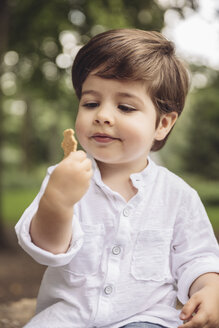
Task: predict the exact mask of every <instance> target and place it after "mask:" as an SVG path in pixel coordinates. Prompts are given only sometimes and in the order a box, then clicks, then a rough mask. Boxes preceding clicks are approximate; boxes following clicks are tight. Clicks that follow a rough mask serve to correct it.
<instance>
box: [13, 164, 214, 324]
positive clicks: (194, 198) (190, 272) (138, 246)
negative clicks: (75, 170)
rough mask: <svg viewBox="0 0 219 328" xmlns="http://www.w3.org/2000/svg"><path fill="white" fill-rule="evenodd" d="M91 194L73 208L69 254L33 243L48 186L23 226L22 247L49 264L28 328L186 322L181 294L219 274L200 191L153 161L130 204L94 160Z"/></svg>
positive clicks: (19, 229) (139, 177)
mask: <svg viewBox="0 0 219 328" xmlns="http://www.w3.org/2000/svg"><path fill="white" fill-rule="evenodd" d="M92 161H93V169H94V175H93V177H92V181H91V184H90V187H89V189H88V191H87V193H86V194H85V195H84V197H83V198H82V199H81V200H80V201H79V202H78V203H77V204H76V205H75V206H74V218H73V227H72V229H73V237H72V242H71V245H70V247H69V250H68V251H67V252H66V254H58V255H54V254H51V253H49V252H46V251H44V250H42V249H40V248H39V247H37V246H35V245H34V244H33V243H32V242H31V238H30V235H29V226H30V222H31V219H32V217H33V216H34V214H35V213H36V211H37V208H38V204H39V200H40V198H41V196H42V195H43V192H44V190H45V188H46V185H47V183H48V180H49V177H50V174H51V172H52V171H53V169H54V168H55V167H51V168H49V169H48V173H47V176H46V178H45V180H44V182H43V184H42V187H41V190H40V192H39V194H38V196H37V197H36V198H35V200H34V201H33V203H32V204H31V205H30V206H29V208H28V209H27V210H26V211H25V212H24V214H23V216H22V217H21V219H20V221H19V222H18V223H17V225H16V233H17V236H18V240H19V243H20V245H21V246H22V247H23V248H24V249H25V251H26V252H27V253H29V254H30V255H31V256H32V257H33V258H34V259H35V260H36V261H38V262H39V263H41V264H44V265H47V266H48V268H47V270H46V272H45V274H44V277H43V281H42V284H41V287H40V291H39V295H38V302H37V315H36V316H35V317H34V318H33V319H32V320H31V321H30V322H29V323H28V324H27V325H26V326H25V327H26V328H31V327H32V328H34V327H41V328H47V327H48V328H50V327H53V328H54V327H57V328H58V327H59V328H60V327H62V328H67V327H69V328H70V327H71V328H90V327H105V328H118V327H121V326H123V325H125V324H128V323H130V322H137V321H148V322H152V323H158V324H160V325H163V326H166V327H169V328H175V327H177V326H178V325H179V324H180V320H179V319H178V316H179V311H178V310H176V308H175V307H176V297H178V298H179V300H180V301H181V302H182V303H185V302H186V301H187V300H188V292H189V288H190V286H191V284H192V282H193V281H194V280H195V279H196V278H197V277H198V276H200V275H201V274H204V273H207V272H219V247H218V243H217V241H216V238H215V236H214V233H213V229H212V227H211V224H210V222H209V219H208V217H207V214H206V212H205V209H204V207H203V205H202V203H201V201H200V199H199V196H198V195H197V193H196V191H195V190H194V189H192V188H191V187H190V186H189V185H188V184H186V183H185V182H184V181H183V180H182V179H180V178H179V177H177V176H176V175H174V174H173V173H171V172H170V171H168V170H167V169H166V168H164V167H161V166H158V165H156V164H155V163H154V162H153V161H152V160H151V159H150V158H149V164H148V166H147V167H146V169H144V170H143V171H142V172H140V173H135V174H132V175H131V176H130V178H131V181H132V183H133V185H134V186H135V187H136V188H137V189H138V192H137V194H136V195H135V196H134V197H133V198H132V199H131V200H130V201H129V202H126V201H125V200H124V199H123V198H122V196H121V195H119V194H118V193H117V192H114V191H112V190H111V189H110V188H109V187H107V186H106V185H105V184H104V183H103V182H102V180H101V176H100V172H99V170H98V168H97V165H96V163H95V161H94V160H92Z"/></svg>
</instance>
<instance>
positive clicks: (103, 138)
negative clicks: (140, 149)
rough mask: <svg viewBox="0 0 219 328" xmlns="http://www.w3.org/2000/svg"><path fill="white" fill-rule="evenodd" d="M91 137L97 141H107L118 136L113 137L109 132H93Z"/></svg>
mask: <svg viewBox="0 0 219 328" xmlns="http://www.w3.org/2000/svg"><path fill="white" fill-rule="evenodd" d="M91 138H92V139H94V140H95V141H96V142H99V143H109V142H112V141H114V140H119V139H118V138H115V137H113V136H111V135H109V134H105V133H95V134H93V135H92V136H91Z"/></svg>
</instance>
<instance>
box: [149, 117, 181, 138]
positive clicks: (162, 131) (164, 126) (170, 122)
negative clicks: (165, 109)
mask: <svg viewBox="0 0 219 328" xmlns="http://www.w3.org/2000/svg"><path fill="white" fill-rule="evenodd" d="M177 118H178V114H177V112H171V113H167V114H162V115H161V118H160V122H159V124H158V127H157V129H156V133H155V140H158V141H160V140H163V139H164V138H165V137H166V136H167V134H168V133H169V132H170V130H171V129H172V127H173V126H174V124H175V123H176V120H177Z"/></svg>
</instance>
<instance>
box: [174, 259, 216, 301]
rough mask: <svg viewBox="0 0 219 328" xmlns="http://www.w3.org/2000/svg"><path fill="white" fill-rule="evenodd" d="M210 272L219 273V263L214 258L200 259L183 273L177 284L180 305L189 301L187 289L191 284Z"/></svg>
mask: <svg viewBox="0 0 219 328" xmlns="http://www.w3.org/2000/svg"><path fill="white" fill-rule="evenodd" d="M210 272H216V273H219V262H218V258H216V257H211V258H208V259H206V260H205V259H200V261H196V263H194V264H193V265H192V266H190V267H188V268H187V269H186V270H185V271H184V273H183V274H182V276H181V277H180V280H179V282H178V299H179V301H180V302H181V303H182V304H185V303H186V302H187V301H188V300H189V289H190V287H191V285H192V283H193V282H194V281H195V280H196V279H197V278H198V277H200V276H201V275H203V274H205V273H210Z"/></svg>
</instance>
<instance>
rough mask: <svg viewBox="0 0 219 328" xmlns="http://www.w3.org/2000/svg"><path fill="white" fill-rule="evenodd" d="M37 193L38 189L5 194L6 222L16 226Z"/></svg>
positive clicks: (4, 212)
mask: <svg viewBox="0 0 219 328" xmlns="http://www.w3.org/2000/svg"><path fill="white" fill-rule="evenodd" d="M37 193H38V190H37V189H21V190H19V189H15V190H11V189H9V190H6V191H5V192H4V193H3V217H4V221H5V222H7V223H9V224H15V223H16V222H17V221H18V220H19V218H20V217H21V215H22V213H23V212H24V210H25V209H26V208H27V206H28V205H29V204H30V203H31V202H32V200H33V199H34V198H35V196H36V195H37Z"/></svg>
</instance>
